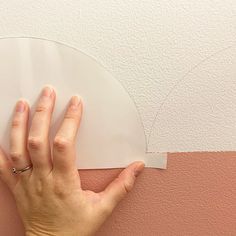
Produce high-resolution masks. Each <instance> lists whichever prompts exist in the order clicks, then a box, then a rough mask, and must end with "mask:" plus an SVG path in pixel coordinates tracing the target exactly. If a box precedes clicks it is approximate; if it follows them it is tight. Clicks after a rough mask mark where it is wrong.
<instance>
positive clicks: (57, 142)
mask: <svg viewBox="0 0 236 236" xmlns="http://www.w3.org/2000/svg"><path fill="white" fill-rule="evenodd" d="M53 146H54V148H55V149H56V150H58V151H60V152H63V151H65V150H67V149H68V148H69V147H70V146H71V141H70V140H68V139H66V138H64V137H61V136H57V137H55V139H54V142H53Z"/></svg>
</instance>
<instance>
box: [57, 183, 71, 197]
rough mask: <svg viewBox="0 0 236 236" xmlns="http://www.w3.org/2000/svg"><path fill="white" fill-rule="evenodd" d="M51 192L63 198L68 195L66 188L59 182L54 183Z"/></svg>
mask: <svg viewBox="0 0 236 236" xmlns="http://www.w3.org/2000/svg"><path fill="white" fill-rule="evenodd" d="M53 192H54V194H55V195H56V196H57V197H58V198H60V199H65V198H66V196H67V195H68V193H67V190H66V188H65V187H63V184H60V183H55V184H54V187H53Z"/></svg>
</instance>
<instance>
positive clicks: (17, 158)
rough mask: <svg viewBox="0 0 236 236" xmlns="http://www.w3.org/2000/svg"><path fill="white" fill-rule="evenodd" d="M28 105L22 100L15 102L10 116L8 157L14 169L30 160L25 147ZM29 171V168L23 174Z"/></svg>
mask: <svg viewBox="0 0 236 236" xmlns="http://www.w3.org/2000/svg"><path fill="white" fill-rule="evenodd" d="M28 115H29V106H28V104H27V103H26V101H24V100H20V101H18V102H17V104H16V107H15V111H14V114H13V118H12V125H11V132H10V158H11V160H12V165H13V167H15V168H16V169H22V168H25V167H26V166H29V165H31V160H30V157H29V155H28V151H27V148H26V146H27V145H26V142H27V141H26V140H27V133H28V132H27V126H28ZM28 173H30V170H29V171H27V172H24V173H23V175H26V174H28Z"/></svg>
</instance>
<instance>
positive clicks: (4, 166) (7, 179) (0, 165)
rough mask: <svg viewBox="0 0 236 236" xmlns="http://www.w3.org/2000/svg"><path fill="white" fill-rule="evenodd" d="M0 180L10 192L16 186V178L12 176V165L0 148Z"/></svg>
mask: <svg viewBox="0 0 236 236" xmlns="http://www.w3.org/2000/svg"><path fill="white" fill-rule="evenodd" d="M0 179H1V180H2V181H3V182H4V183H5V184H6V185H7V186H8V187H9V188H10V189H11V190H12V189H13V188H14V186H15V185H16V182H17V178H16V176H14V175H13V172H12V165H11V162H10V160H9V159H8V158H7V157H6V155H5V154H4V152H3V150H2V149H1V148H0Z"/></svg>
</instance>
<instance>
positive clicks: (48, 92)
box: [42, 86, 53, 97]
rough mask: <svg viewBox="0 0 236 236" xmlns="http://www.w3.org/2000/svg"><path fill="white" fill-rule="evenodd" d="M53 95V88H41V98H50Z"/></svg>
mask: <svg viewBox="0 0 236 236" xmlns="http://www.w3.org/2000/svg"><path fill="white" fill-rule="evenodd" d="M52 93H53V88H51V87H49V86H47V87H45V88H43V91H42V96H43V97H50V96H51V95H52Z"/></svg>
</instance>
